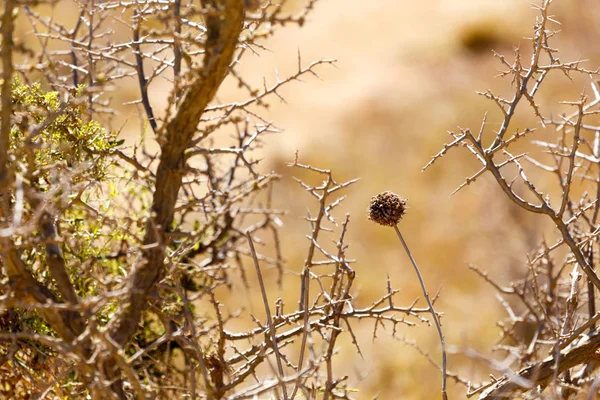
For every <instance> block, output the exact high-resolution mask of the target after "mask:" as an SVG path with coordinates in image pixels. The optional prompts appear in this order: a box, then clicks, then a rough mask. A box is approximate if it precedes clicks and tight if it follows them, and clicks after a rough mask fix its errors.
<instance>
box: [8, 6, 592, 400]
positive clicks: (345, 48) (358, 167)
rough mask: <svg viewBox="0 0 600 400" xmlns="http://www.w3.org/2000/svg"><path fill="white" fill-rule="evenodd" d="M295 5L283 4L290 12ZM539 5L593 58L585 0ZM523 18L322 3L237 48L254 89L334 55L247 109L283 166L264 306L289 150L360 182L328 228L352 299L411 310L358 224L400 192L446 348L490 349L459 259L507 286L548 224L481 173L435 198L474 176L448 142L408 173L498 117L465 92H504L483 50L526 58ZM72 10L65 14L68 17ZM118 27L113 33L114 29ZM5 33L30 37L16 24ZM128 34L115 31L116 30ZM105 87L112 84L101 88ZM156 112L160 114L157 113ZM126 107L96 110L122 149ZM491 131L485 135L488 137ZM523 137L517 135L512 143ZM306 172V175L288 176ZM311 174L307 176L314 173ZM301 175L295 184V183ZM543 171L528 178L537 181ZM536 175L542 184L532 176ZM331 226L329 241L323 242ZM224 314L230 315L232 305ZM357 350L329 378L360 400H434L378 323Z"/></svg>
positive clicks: (401, 263) (288, 191)
mask: <svg viewBox="0 0 600 400" xmlns="http://www.w3.org/2000/svg"><path fill="white" fill-rule="evenodd" d="M304 4H305V3H304V2H303V1H300V0H294V1H289V2H288V5H287V7H288V8H289V11H290V12H293V11H299V10H301V8H302V7H303V5H304ZM552 13H553V14H554V15H555V18H556V19H557V20H558V21H560V22H561V23H562V25H561V26H558V25H557V26H555V28H556V29H559V30H560V31H561V32H560V34H559V35H558V36H557V37H556V39H555V41H554V42H553V44H554V46H555V47H557V48H559V49H560V50H561V53H560V55H559V57H560V59H561V60H563V61H570V60H575V59H579V58H584V59H587V60H588V62H587V63H586V64H585V65H586V67H588V68H590V69H595V68H596V67H597V66H598V65H600V46H598V38H599V37H600V5H598V2H596V1H593V0H570V1H555V3H554V5H553V6H552ZM537 16H538V14H537V11H536V10H535V9H533V8H532V7H531V2H530V1H529V0H504V1H497V0H478V1H469V0H430V1H423V2H418V1H411V2H409V1H398V0H379V1H372V2H369V1H357V0H354V1H351V0H321V1H318V2H317V3H316V5H315V8H314V10H313V11H312V12H311V13H310V14H309V16H308V18H307V21H306V23H305V25H304V26H303V27H301V28H300V27H297V26H292V25H290V26H286V27H284V28H280V29H278V31H277V33H276V34H275V35H274V36H272V37H271V38H269V39H268V40H266V41H265V42H264V45H265V46H266V47H267V48H268V51H265V52H262V53H261V54H260V56H256V55H251V54H248V55H247V56H246V57H245V58H244V59H243V64H242V66H241V68H240V69H239V71H242V72H243V74H244V76H245V77H246V79H247V80H248V81H249V82H251V83H253V84H254V85H255V86H258V87H261V86H262V81H263V78H264V79H265V80H266V82H267V83H270V84H272V83H274V82H275V79H276V76H277V74H278V75H279V76H280V77H282V78H284V77H286V76H288V75H291V74H293V73H294V72H295V71H296V69H297V62H298V53H300V54H301V57H302V60H303V63H304V64H305V65H308V64H309V63H310V62H311V61H313V60H317V59H321V58H333V59H336V60H337V62H336V64H335V67H331V66H322V67H320V68H318V69H317V70H316V71H317V72H318V73H319V76H320V78H321V79H317V78H315V77H312V76H306V77H304V78H303V81H302V82H292V83H291V84H289V85H287V86H286V87H285V88H284V89H282V90H281V91H280V94H281V95H282V96H283V97H284V98H285V100H286V102H285V103H284V102H280V101H279V100H278V99H277V98H271V100H270V108H269V109H268V110H267V111H264V112H262V113H261V115H263V116H264V117H265V118H266V119H269V120H272V121H273V122H274V123H275V125H276V126H277V127H279V128H281V129H282V132H281V133H277V134H275V135H271V136H269V137H268V140H266V141H265V146H264V148H263V150H262V151H263V152H262V153H261V154H260V155H259V156H260V157H262V158H263V164H262V168H263V170H264V171H265V172H268V171H269V170H274V171H277V172H278V173H280V174H282V176H283V178H282V181H281V182H280V183H279V184H278V186H277V187H276V190H275V192H274V202H275V204H274V206H275V207H278V208H282V209H287V210H288V211H289V213H288V214H287V215H286V216H285V217H284V218H282V220H283V222H284V227H283V228H282V231H281V232H282V238H281V241H282V243H281V244H282V247H283V251H284V256H285V258H286V260H287V262H286V270H287V271H288V273H287V274H286V276H285V278H284V290H279V289H278V288H277V287H276V285H275V282H276V273H275V271H272V273H271V272H269V273H268V274H267V281H268V285H270V287H272V288H273V289H272V290H270V291H269V295H270V296H271V297H270V299H271V300H272V301H274V299H275V298H276V296H281V297H282V298H283V299H284V300H285V299H286V298H288V299H289V302H288V303H287V304H288V305H289V306H290V307H292V308H293V307H295V303H294V302H295V301H296V300H295V299H297V287H298V282H299V278H298V275H297V274H298V273H299V272H300V271H301V269H302V266H303V263H304V257H305V254H306V249H307V247H308V241H307V240H306V238H305V234H307V233H308V232H309V229H310V226H309V224H308V223H307V222H306V221H305V220H304V219H303V217H304V216H306V213H307V205H308V207H309V208H311V207H312V210H314V209H315V206H316V204H314V202H312V199H311V197H310V196H309V195H308V194H307V193H306V192H304V191H303V189H302V188H301V187H300V186H299V185H298V184H297V183H296V182H294V181H293V179H292V176H293V175H294V174H297V173H298V171H295V170H292V169H290V168H288V167H287V166H286V163H287V162H291V161H293V159H294V153H295V152H296V150H297V151H298V153H299V161H300V162H302V163H305V164H311V165H312V166H315V167H319V168H331V169H332V170H333V171H334V176H336V177H337V178H338V180H339V181H343V180H348V179H352V178H360V181H359V182H358V183H356V184H355V185H353V186H352V187H350V188H349V189H348V190H347V191H346V194H347V195H348V198H347V199H346V200H345V201H344V202H343V203H342V204H341V205H340V206H339V207H338V209H337V213H336V216H337V217H338V218H339V220H340V222H341V221H342V220H343V216H344V214H345V213H350V225H349V233H348V238H347V242H348V243H349V244H350V248H349V250H348V255H349V256H351V257H352V258H355V259H356V260H357V263H356V264H354V268H355V270H356V272H357V278H356V281H355V284H354V288H355V292H354V293H353V295H354V296H355V297H356V299H357V300H356V303H357V304H358V305H363V306H364V305H368V304H371V303H372V302H373V301H374V300H376V299H377V298H379V297H380V296H381V295H382V294H384V293H385V291H386V284H387V283H386V281H387V276H388V275H389V277H390V281H391V284H392V287H394V288H398V289H400V293H399V294H398V295H397V296H396V299H397V303H398V304H399V305H407V306H408V305H409V304H411V303H412V302H413V301H414V300H415V299H417V298H419V302H418V303H417V304H418V305H419V306H425V303H424V301H423V299H422V295H421V292H420V288H419V285H418V281H417V279H416V276H415V275H414V272H413V270H412V267H411V265H410V264H409V261H408V258H407V257H406V254H404V252H403V251H401V248H400V247H399V243H398V240H397V237H396V236H395V234H394V232H393V230H391V229H387V228H383V227H381V226H376V225H374V224H372V223H370V222H369V221H367V219H366V207H367V205H368V203H369V200H370V198H371V196H373V195H375V194H376V193H378V192H381V191H384V190H391V191H394V192H396V193H398V194H400V195H402V196H404V197H407V198H408V199H409V210H408V214H407V215H406V217H405V218H404V220H403V221H402V223H401V226H400V229H401V231H402V232H403V234H404V236H405V239H406V240H407V242H408V244H409V246H410V247H411V249H412V252H413V255H414V256H415V258H416V260H417V262H418V263H419V265H420V267H421V270H422V273H423V275H424V278H425V282H426V284H427V286H428V289H429V292H430V293H435V292H437V291H438V290H441V292H440V298H439V300H438V301H437V303H436V305H437V310H438V311H439V312H442V313H443V314H444V315H443V318H442V323H443V329H444V332H445V335H446V340H447V344H448V345H449V346H453V347H455V348H456V349H459V350H460V349H465V348H471V349H475V350H477V351H480V352H482V353H484V354H490V355H493V353H492V352H490V349H491V348H492V347H493V346H494V345H495V344H496V341H497V339H498V338H499V335H498V332H499V331H498V328H497V327H496V321H497V320H499V319H501V318H503V317H504V311H503V308H502V306H501V305H500V304H499V301H498V299H497V298H496V296H495V293H494V291H493V290H492V288H491V287H490V286H489V285H487V284H486V283H485V282H484V281H483V280H482V279H481V278H480V277H478V276H477V275H476V274H475V273H473V272H472V271H470V270H469V268H468V265H469V264H473V265H476V266H478V267H479V268H481V269H482V270H485V271H487V272H488V273H489V274H490V276H492V277H494V278H495V279H497V280H498V281H499V282H503V283H508V282H509V281H510V280H511V279H514V278H516V277H519V276H521V275H522V274H524V273H525V271H526V266H525V262H526V259H527V258H526V256H527V254H528V253H531V252H533V251H534V250H535V248H536V247H537V246H538V245H539V244H540V243H541V241H542V240H544V239H545V240H547V241H548V243H554V241H555V240H556V235H555V232H553V230H552V227H551V226H550V225H549V224H548V223H547V221H546V220H545V219H544V218H543V217H536V216H532V215H528V214H527V213H525V212H524V211H522V210H520V209H518V208H517V207H515V206H514V205H512V204H511V203H510V202H509V200H508V199H507V198H506V197H505V196H504V195H503V193H502V192H501V191H500V190H499V189H498V188H497V187H496V185H495V183H494V182H493V181H492V179H491V177H488V176H484V177H483V178H481V179H479V180H478V181H477V182H476V183H475V184H473V185H471V186H469V187H467V188H465V189H463V190H462V191H460V192H459V193H457V194H456V195H454V196H452V197H449V195H450V194H451V193H452V192H453V191H454V189H455V188H456V187H458V186H459V185H460V184H461V183H462V182H464V179H465V178H466V177H467V176H470V175H472V174H473V173H475V172H476V171H477V168H478V165H477V162H476V160H474V159H473V157H472V156H471V155H470V154H469V153H468V152H467V151H466V150H465V149H457V150H454V151H451V152H450V153H449V154H448V155H447V156H446V157H444V158H443V159H441V160H439V161H438V162H436V163H435V164H434V165H433V166H432V167H431V168H429V169H428V170H426V171H425V172H421V169H422V168H423V166H425V164H427V162H428V161H429V160H430V159H431V157H432V156H433V155H434V154H436V153H438V152H439V151H440V150H441V149H442V146H443V144H444V143H446V142H449V141H450V140H451V137H450V136H449V135H448V133H447V131H448V130H455V129H456V127H457V126H461V127H464V128H472V129H473V130H478V128H479V126H480V124H481V120H482V117H483V115H484V113H485V112H486V111H490V115H489V124H488V128H489V129H490V130H491V129H496V128H497V127H498V126H499V123H498V122H499V115H498V113H497V112H496V110H494V108H495V105H494V104H493V103H491V102H489V101H487V100H485V99H484V98H483V97H481V96H479V95H477V94H476V91H478V90H479V91H485V90H487V89H491V90H493V91H495V93H497V94H501V95H506V96H510V95H511V93H512V90H513V89H512V87H511V84H510V79H502V78H495V76H496V75H497V74H498V73H499V72H500V70H501V69H502V65H501V64H500V62H499V60H498V59H497V58H495V57H494V56H493V52H492V50H495V51H497V52H498V53H501V54H504V55H506V56H507V59H508V60H509V61H511V62H512V55H513V48H514V47H515V46H521V47H522V50H523V53H524V56H523V59H524V60H527V58H528V55H527V54H528V52H529V51H530V50H529V49H530V47H531V46H530V42H529V41H528V40H527V39H526V38H527V37H529V36H531V35H532V32H533V25H534V23H535V19H536V17H537ZM73 17H74V18H76V17H77V14H76V13H75V12H74V13H73ZM115 29H116V31H115V32H116V33H115V34H119V29H120V28H119V27H118V26H116V28H115ZM17 30H18V31H19V34H20V35H22V36H24V35H27V34H28V32H29V30H28V29H27V28H25V27H23V28H20V27H19V26H18V27H17ZM124 32H127V31H124ZM170 87H171V86H170V82H166V81H165V82H164V87H161V84H160V82H159V83H157V84H155V85H153V87H152V90H151V95H150V96H151V101H152V102H153V105H154V106H155V107H156V108H157V109H161V105H162V106H164V105H165V104H166V100H167V98H166V97H167V95H168V93H169V90H170ZM583 87H585V89H586V90H587V91H588V92H590V93H591V90H590V87H589V81H588V82H587V83H586V82H582V81H577V80H576V81H574V82H571V81H569V80H568V79H566V78H562V79H557V80H555V81H550V82H549V83H548V84H547V85H546V87H545V88H544V90H543V91H542V92H540V95H539V96H540V98H539V100H540V101H541V102H542V103H543V104H546V105H547V107H549V108H550V109H551V110H552V109H553V108H552V107H556V108H555V109H556V111H557V112H560V110H561V108H560V107H561V106H560V105H558V104H557V103H558V101H561V100H578V98H579V94H580V93H581V90H582V88H583ZM115 89H116V88H115ZM238 94H239V92H238V91H237V90H236V88H235V87H234V85H225V86H224V88H223V90H222V91H221V92H220V93H219V100H223V101H227V100H230V99H239V98H237V97H236V96H237V95H238ZM111 96H112V101H113V105H118V104H124V103H126V102H129V101H132V100H135V99H137V98H138V97H139V89H138V86H137V81H136V80H135V78H134V77H132V78H131V79H130V80H124V81H122V83H121V85H120V86H119V88H118V90H115V91H114V92H113V93H112V94H111ZM162 108H164V107H162ZM138 112H139V109H138V108H137V107H136V106H125V105H124V106H122V107H121V108H120V112H119V114H118V115H116V116H114V117H111V121H110V123H111V125H112V126H113V128H114V129H121V132H122V133H121V134H122V135H123V136H125V137H128V138H129V140H130V142H131V143H133V140H134V139H136V138H138V135H139V132H140V124H139V120H138ZM528 126H529V127H538V128H539V126H538V125H537V123H536V122H535V120H534V118H533V116H532V115H529V114H527V113H524V114H523V115H518V118H517V120H516V121H515V124H514V127H515V128H517V127H519V128H521V129H524V128H525V127H528ZM488 134H490V135H491V131H488ZM525 145H526V143H525ZM303 177H305V176H303ZM313 178H314V177H313ZM308 179H310V178H308ZM542 179H543V178H542ZM541 184H544V183H543V182H542V183H541ZM336 238H337V235H336V234H334V235H332V236H331V239H332V240H333V239H336ZM235 290H237V288H234V291H233V292H232V293H236V295H235V296H233V298H234V301H232V304H230V305H228V307H232V308H234V307H235V306H236V304H237V306H238V307H239V306H241V305H243V304H246V299H248V300H249V304H250V306H249V310H250V311H251V312H253V313H260V311H259V310H260V309H261V303H260V300H259V297H258V293H251V292H249V291H248V290H247V289H245V288H243V287H241V288H240V291H239V292H236V291H235ZM231 311H233V310H231ZM354 328H355V333H356V334H357V335H358V340H359V343H360V345H361V348H362V352H363V355H364V359H361V358H360V357H359V356H358V354H357V353H356V350H355V348H354V346H353V345H352V344H351V341H350V338H349V337H346V336H342V339H340V341H339V344H340V346H339V347H340V348H339V352H340V356H339V357H338V359H337V365H336V368H337V370H338V374H339V375H341V374H347V375H348V379H349V385H350V386H351V387H355V388H356V389H357V392H356V393H354V394H353V396H354V397H356V398H359V399H370V398H379V399H398V398H401V399H437V398H439V377H440V373H439V371H437V370H436V369H435V368H434V367H433V366H432V365H431V364H430V363H429V362H428V361H427V359H426V358H425V357H424V356H422V355H421V354H419V353H418V352H417V351H416V350H415V349H414V348H412V347H411V346H408V345H407V344H406V343H404V342H403V341H402V340H398V339H394V338H392V335H391V333H392V332H391V330H388V331H385V330H383V329H381V327H380V329H379V330H378V332H377V338H376V339H375V340H373V322H372V321H362V322H360V323H357V324H356V325H355V327H354ZM397 336H398V337H400V338H405V339H406V340H408V341H414V342H415V343H416V344H417V345H418V346H419V347H420V348H422V349H423V350H425V351H427V352H428V353H429V354H430V355H431V356H432V357H433V359H434V360H436V361H437V360H439V359H440V352H439V343H438V337H437V334H436V331H435V330H434V328H427V327H414V328H407V327H399V329H398V332H397ZM449 369H450V370H451V371H452V372H457V373H460V374H461V375H462V376H463V377H465V378H470V379H473V380H474V382H478V381H480V380H484V379H486V378H487V376H488V374H489V373H490V372H491V371H490V370H489V369H488V368H487V366H485V365H482V364H478V363H476V362H474V361H471V360H469V359H467V358H466V357H464V356H461V355H451V356H450V358H449ZM465 392H466V388H465V387H463V386H459V385H455V384H454V383H453V382H450V390H449V394H450V397H451V398H455V399H456V398H464V394H465Z"/></svg>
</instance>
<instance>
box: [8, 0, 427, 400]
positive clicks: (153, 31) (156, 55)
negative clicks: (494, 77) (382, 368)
mask: <svg viewBox="0 0 600 400" xmlns="http://www.w3.org/2000/svg"><path fill="white" fill-rule="evenodd" d="M314 3H315V1H313V0H311V1H308V2H307V3H306V5H305V7H304V9H303V10H302V11H301V12H300V13H299V14H298V15H287V14H285V12H284V10H283V8H282V7H281V6H278V5H275V4H271V3H270V2H264V3H260V2H254V1H242V0H205V1H202V2H182V1H181V0H170V1H154V0H141V1H135V2H128V1H93V0H92V1H88V2H84V3H81V2H77V1H71V0H59V1H54V0H51V1H44V0H42V1H29V0H6V1H4V2H3V5H4V9H3V12H2V32H1V34H2V65H3V69H2V77H1V78H2V88H1V90H2V96H1V104H2V111H1V114H0V118H1V129H0V262H1V271H2V279H1V281H0V295H1V297H0V304H2V307H1V310H2V312H1V315H0V327H1V332H0V374H1V384H0V393H1V395H2V396H3V397H5V398H34V397H35V398H44V397H45V398H98V399H100V398H102V399H108V398H138V399H142V398H174V397H190V398H209V399H244V398H257V397H261V398H267V397H268V398H285V399H288V398H294V397H300V396H302V397H305V398H317V397H322V398H325V399H331V398H349V397H350V396H351V394H352V392H353V391H354V389H353V387H352V385H351V384H349V383H348V379H347V377H345V376H339V375H338V374H337V373H336V370H335V368H334V365H333V364H334V357H335V355H336V343H337V342H336V341H337V339H338V337H339V336H340V335H349V337H350V338H352V339H351V340H352V341H353V342H354V343H355V345H356V349H357V351H358V353H360V347H359V343H358V342H357V341H356V338H355V336H354V333H353V330H352V326H353V323H355V322H354V321H357V320H363V319H367V320H371V321H372V322H373V325H374V327H376V326H377V325H382V324H383V325H393V326H394V330H395V327H396V325H397V324H405V325H414V324H420V323H427V322H428V320H427V319H426V317H427V314H426V313H427V312H428V309H427V308H418V307H416V306H415V305H414V304H413V305H409V306H408V307H399V306H397V305H396V304H395V302H394V295H395V294H396V291H395V290H392V289H391V288H390V289H389V291H388V292H387V293H385V294H384V295H383V296H382V297H381V298H380V299H379V300H378V301H376V302H374V303H373V304H371V305H370V306H368V307H365V308H359V307H356V306H353V300H354V299H353V297H352V285H353V283H354V280H355V272H354V270H353V269H352V267H351V263H352V260H351V259H349V258H347V256H346V250H347V245H346V243H345V241H344V239H345V234H346V232H347V228H348V226H349V221H350V219H349V217H348V216H346V217H345V219H343V220H340V221H337V220H336V218H335V214H334V213H333V211H334V209H335V208H336V207H337V206H338V205H339V204H340V203H341V201H342V200H343V196H342V195H341V193H342V192H343V191H344V189H346V188H347V187H348V186H349V185H351V184H352V183H353V182H354V180H351V181H348V182H338V181H337V180H336V179H335V177H334V175H333V174H332V172H331V171H329V170H324V169H319V168H316V167H312V166H309V165H304V164H302V163H301V162H300V161H299V160H298V159H296V160H295V161H294V162H293V163H292V164H291V167H293V168H294V169H296V170H303V171H304V172H305V174H306V173H309V174H314V175H315V176H317V177H318V178H319V179H321V180H322V183H321V184H318V185H309V184H307V183H304V182H303V181H299V183H300V185H301V187H302V188H304V189H306V191H307V192H308V193H309V194H310V195H311V196H312V197H313V198H314V202H313V205H312V210H313V211H311V214H310V215H308V216H307V218H306V220H307V221H308V224H309V225H308V227H309V228H308V229H309V235H308V236H309V241H308V249H307V253H306V261H305V264H304V266H303V268H302V273H301V275H300V277H299V279H300V280H301V291H300V293H299V297H298V303H297V304H293V305H292V304H283V302H282V301H280V300H276V301H274V299H269V298H268V296H267V290H266V288H265V286H264V283H263V279H262V268H264V267H265V264H272V265H273V266H274V267H275V268H276V269H277V270H278V271H279V273H280V274H281V272H282V271H283V256H282V254H281V251H280V248H279V238H278V229H279V226H280V224H281V221H280V215H281V214H282V212H281V211H279V210H275V209H273V208H272V207H271V198H272V196H273V195H274V194H273V193H274V192H276V190H277V188H276V186H274V185H273V184H274V182H275V181H276V180H277V179H278V176H277V175H276V174H274V173H265V172H264V171H262V170H261V168H260V166H259V164H258V161H257V160H256V159H255V155H254V153H253V152H254V151H255V150H256V149H258V148H259V147H260V146H261V144H262V141H263V138H264V136H265V135H267V134H268V133H271V132H275V131H277V128H276V127H275V126H274V125H273V124H271V123H270V122H268V121H267V120H266V119H264V118H263V117H261V115H260V111H261V109H263V108H266V107H267V106H268V103H269V101H272V100H273V99H275V100H278V99H279V98H280V95H279V90H280V89H281V87H283V86H284V85H287V84H289V83H292V82H293V81H295V80H298V79H300V78H301V77H303V76H304V75H316V73H317V69H318V68H322V67H323V66H326V65H328V64H332V63H333V61H330V60H321V61H316V62H313V63H310V64H307V65H305V64H304V63H303V62H302V60H301V58H300V56H299V55H298V70H297V72H296V73H295V74H293V75H291V76H289V77H287V78H285V79H279V77H277V80H276V81H275V83H273V84H271V85H269V84H267V83H266V80H265V84H264V86H263V87H258V88H255V87H252V86H251V85H250V84H249V83H248V82H247V81H246V80H245V79H244V78H243V76H242V75H241V73H239V72H238V70H237V67H238V64H239V62H240V60H241V59H242V58H243V57H244V56H246V55H247V54H251V53H260V52H261V51H263V49H264V46H263V44H261V43H262V42H263V41H264V40H265V39H268V37H269V36H271V35H272V34H274V33H275V31H276V29H277V28H278V27H281V26H283V25H287V24H296V25H300V26H301V25H303V24H304V22H305V18H306V15H307V14H308V13H309V12H310V11H311V10H312V9H313V7H314V5H315V4H314ZM66 10H69V11H73V10H76V14H77V15H76V18H69V17H68V13H67V12H66ZM17 25H18V26H20V27H23V26H25V25H26V26H27V27H28V29H29V30H30V32H31V33H32V34H33V35H34V36H33V37H34V38H35V39H36V40H37V43H36V42H35V41H33V42H25V43H19V42H17V41H16V39H15V27H16V26H17ZM123 30H124V32H123ZM117 31H118V32H119V34H117ZM34 44H35V45H34ZM131 80H134V81H135V82H137V85H138V93H139V94H138V96H139V99H138V100H137V101H135V102H134V103H135V104H137V105H139V110H140V117H141V118H142V119H144V120H145V123H144V124H143V125H142V126H141V127H140V130H139V132H138V135H137V137H135V138H133V139H132V140H133V143H132V144H129V143H128V144H127V145H126V144H125V141H124V139H122V138H121V137H120V136H119V134H118V133H119V132H115V131H113V130H112V129H110V128H109V126H110V125H111V124H110V120H111V117H112V116H113V115H115V113H116V112H118V110H119V108H120V107H121V106H123V105H122V104H114V102H113V101H112V98H111V93H112V92H114V91H115V90H116V89H117V88H119V87H120V85H123V83H124V82H128V81H131ZM165 81H166V82H170V83H171V87H170V95H169V97H168V99H166V106H165V107H162V106H161V107H158V106H157V103H160V102H156V101H153V100H152V99H153V98H156V96H153V95H152V93H153V88H154V87H155V86H154V85H155V84H157V83H164V82H165ZM223 82H235V83H237V85H238V86H239V91H238V94H239V96H240V97H239V99H238V100H236V101H234V102H231V103H223V102H219V101H218V98H217V97H216V94H217V91H218V89H219V87H220V86H221V84H222V83H223ZM161 100H164V99H161ZM161 104H164V103H161ZM159 108H160V109H159ZM332 229H333V231H332ZM332 234H333V235H335V237H336V240H335V241H334V244H333V246H332V245H331V244H330V239H331V235H332ZM255 243H256V245H258V244H260V245H264V244H269V245H270V246H261V248H260V250H261V252H260V253H259V252H258V251H257V250H256V249H255ZM263 249H264V254H263ZM268 252H271V253H268ZM272 254H274V255H272ZM249 274H256V275H257V276H258V283H259V284H258V287H255V288H254V290H256V291H258V292H260V293H261V294H262V297H263V300H264V312H265V318H264V319H261V318H259V317H254V320H253V322H254V326H253V327H250V328H243V329H240V326H244V325H243V324H237V322H238V321H240V320H241V319H243V318H246V320H251V318H250V316H248V314H247V310H244V309H240V310H228V309H226V308H224V307H222V304H223V300H224V299H225V298H226V297H227V296H231V291H230V288H231V287H232V280H234V279H238V278H239V279H241V280H242V281H243V282H245V283H246V284H247V285H250V284H251V283H250V282H251V281H252V282H254V281H255V280H254V279H253V280H250V279H247V278H248V275H249ZM253 276H255V275H253ZM246 326H247V325H246Z"/></svg>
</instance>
